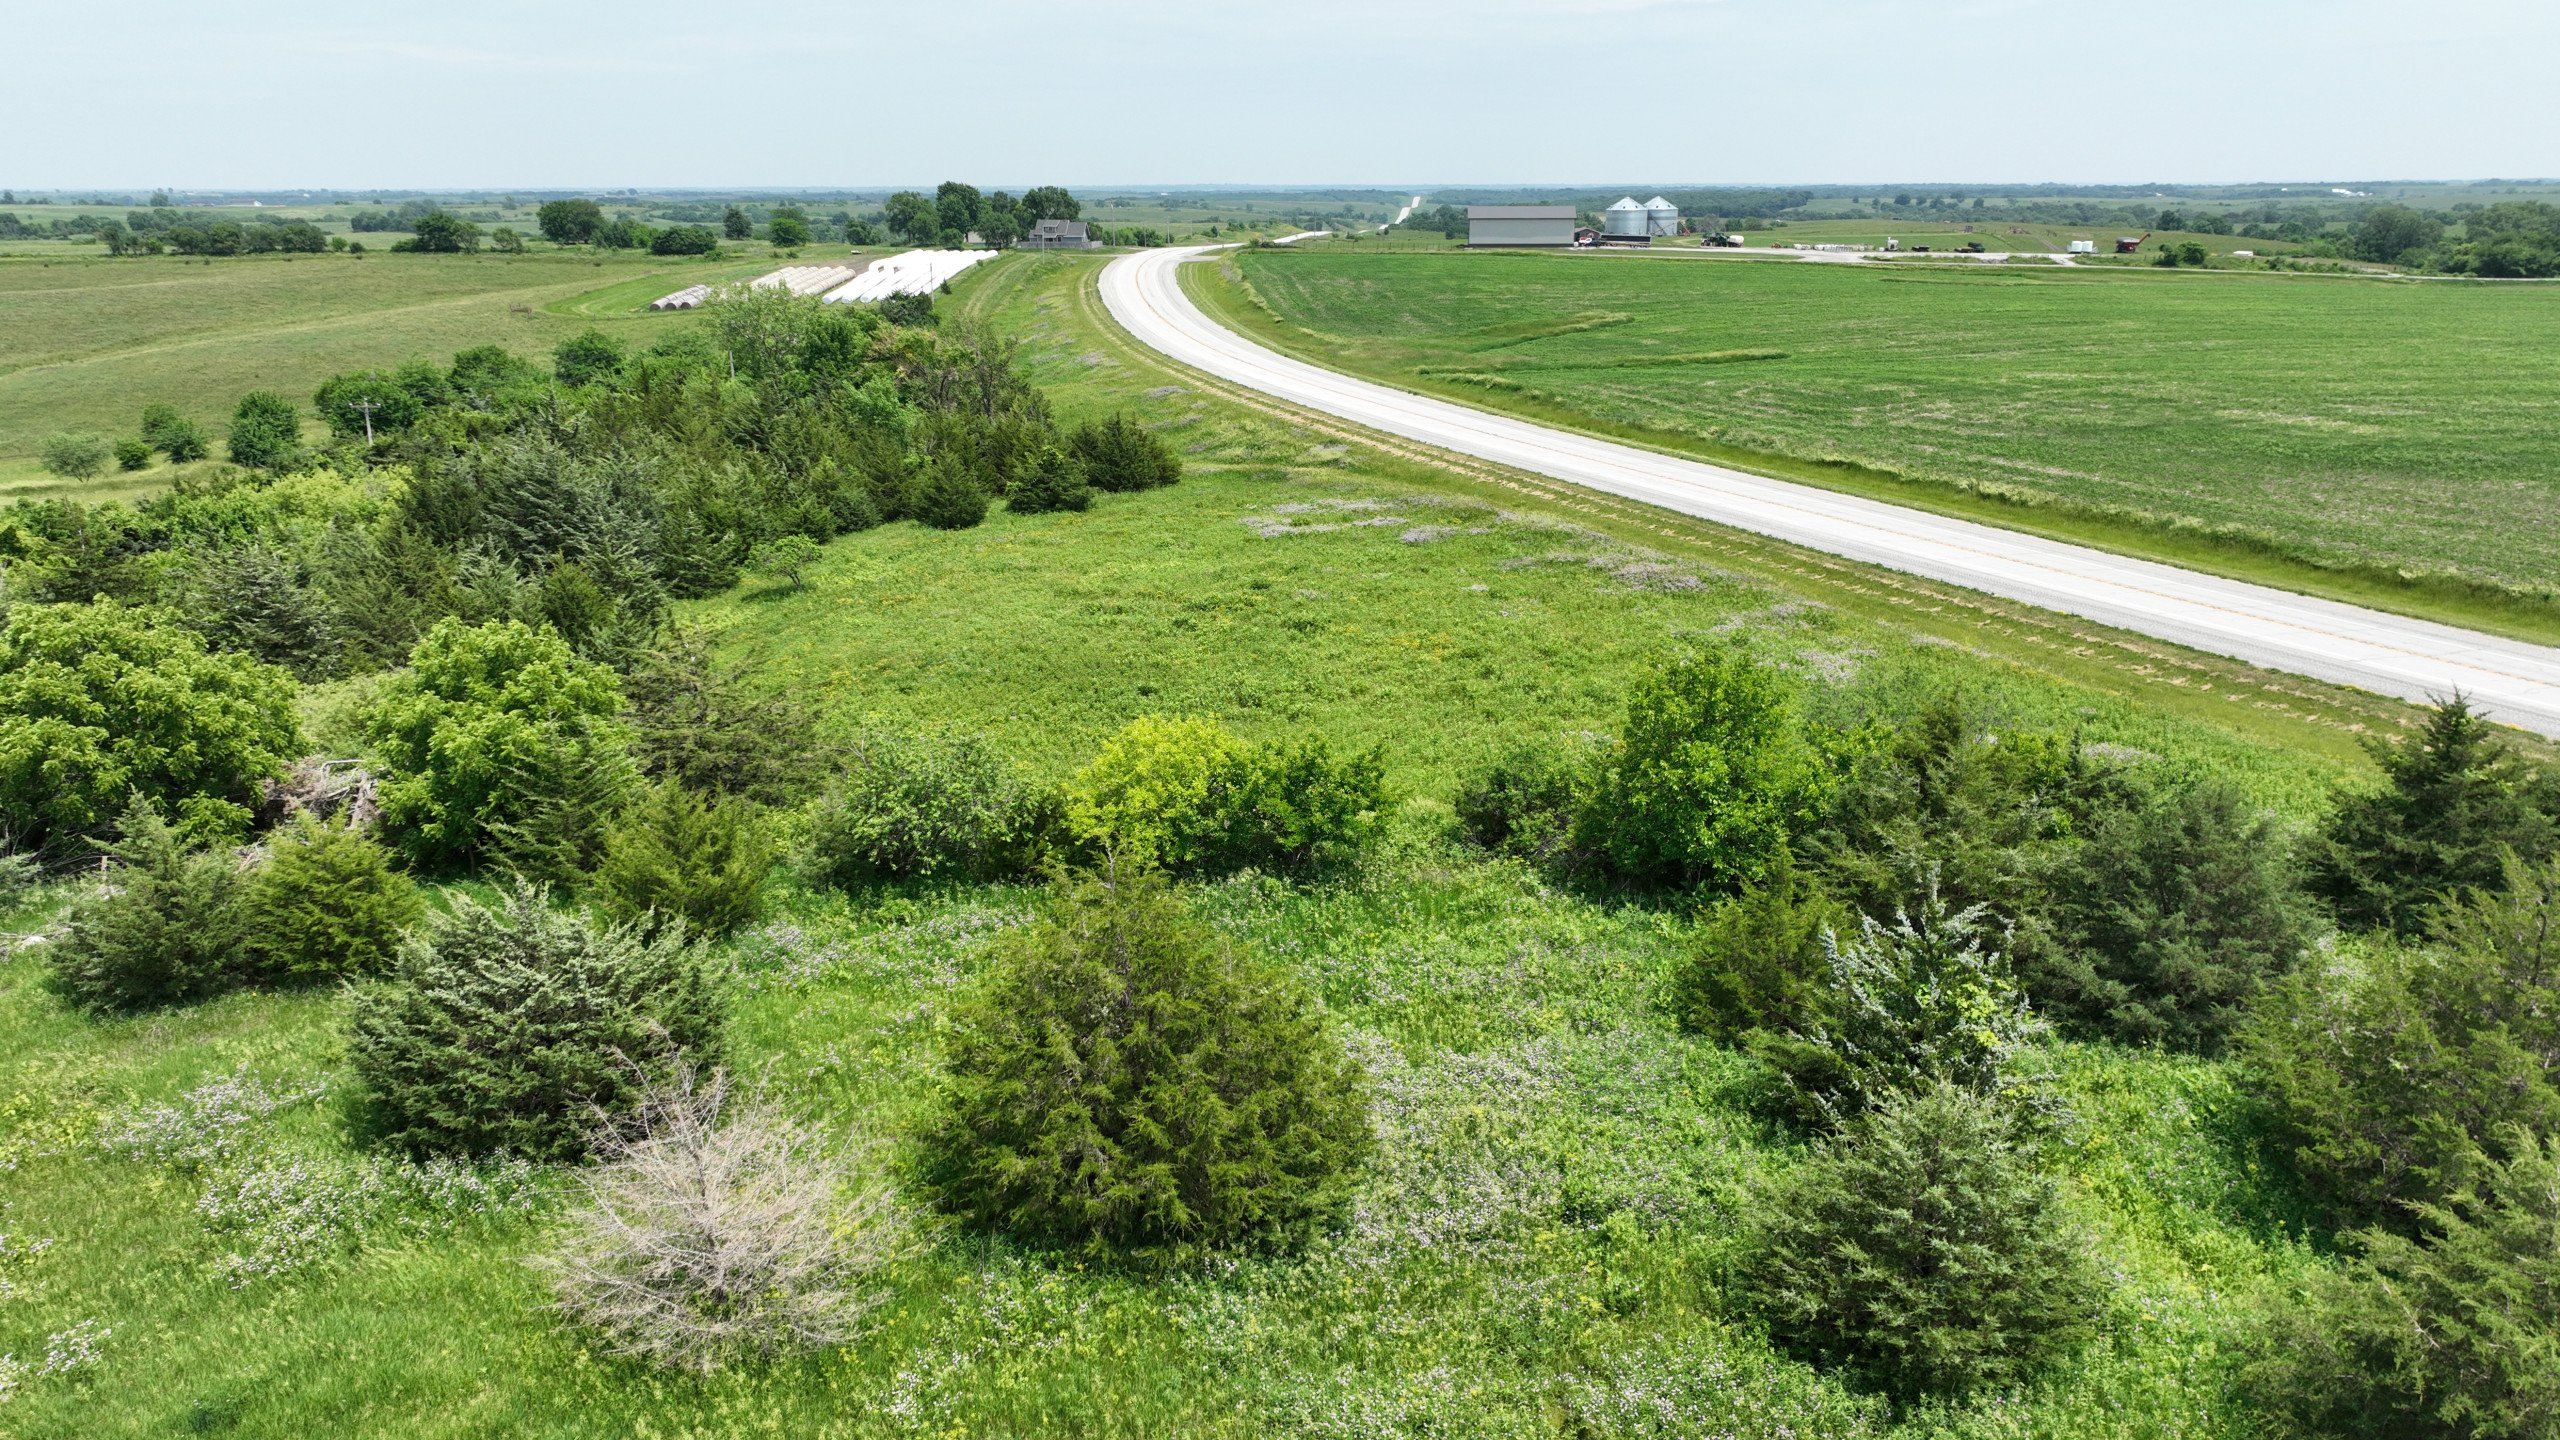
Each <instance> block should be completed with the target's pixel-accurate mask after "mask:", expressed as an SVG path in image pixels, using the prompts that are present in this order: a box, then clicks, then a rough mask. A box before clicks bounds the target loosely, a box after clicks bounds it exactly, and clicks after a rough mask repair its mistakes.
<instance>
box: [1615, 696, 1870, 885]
mask: <svg viewBox="0 0 2560 1440" xmlns="http://www.w3.org/2000/svg"><path fill="white" fill-rule="evenodd" d="M1823 786H1824V775H1823V770H1822V764H1821V760H1820V757H1818V756H1817V755H1816V754H1815V753H1814V751H1813V750H1812V748H1811V747H1810V746H1808V745H1807V744H1806V743H1805V738H1804V722H1803V719H1802V717H1801V716H1799V715H1798V714H1797V712H1796V706H1795V696H1794V692H1793V687H1792V686H1791V685H1790V684H1789V683H1788V681H1787V680H1786V678H1785V677H1784V676H1782V675H1781V674H1780V673H1779V672H1777V671H1776V670H1773V669H1771V668H1769V667H1767V666H1764V665H1760V664H1758V663H1756V662H1754V661H1753V660H1752V659H1751V657H1750V656H1749V654H1748V653H1747V652H1745V651H1743V650H1742V649H1740V648H1739V647H1732V646H1727V647H1721V648H1714V649H1698V650H1688V651H1683V652H1680V653H1678V654H1674V655H1671V656H1669V657H1667V658H1664V659H1662V660H1659V661H1657V662H1655V663H1653V664H1650V665H1647V666H1646V667H1644V668H1643V669H1642V670H1641V671H1639V672H1638V674H1637V676H1636V678H1635V681H1634V683H1633V685H1632V686H1631V687H1630V688H1629V691H1628V695H1627V718H1626V725H1625V729H1624V732H1623V734H1622V735H1621V736H1620V737H1619V740H1618V743H1617V745H1616V747H1615V748H1614V749H1613V750H1612V752H1611V753H1610V754H1609V756H1608V757H1607V758H1606V760H1605V761H1604V762H1603V763H1602V765H1601V766H1600V770H1599V774H1598V777H1597V781H1596V783H1595V784H1594V786H1593V787H1592V793H1591V795H1590V798H1589V801H1588V803H1587V804H1586V805H1585V807H1584V810H1583V813H1582V815H1581V817H1580V823H1579V825H1578V827H1577V830H1578V833H1579V834H1580V835H1581V837H1582V838H1583V840H1584V843H1585V844H1586V845H1587V846H1588V848H1589V849H1591V850H1592V851H1593V852H1594V853H1595V854H1597V855H1598V856H1600V857H1601V858H1602V859H1603V860H1605V861H1606V863H1607V864H1608V865H1609V867H1610V868H1611V869H1612V870H1613V871H1615V872H1616V873H1617V874H1618V875H1620V876H1621V877H1623V878H1625V879H1628V880H1632V881H1634V882H1636V883H1638V884H1645V885H1697V886H1702V887H1705V888H1707V889H1709V890H1715V891H1731V890H1734V889H1737V888H1739V887H1741V886H1742V885H1745V884H1747V883H1750V882H1751V881H1754V880H1758V879H1760V878H1761V877H1763V876H1764V875H1766V874H1767V873H1768V871H1769V869H1770V867H1771V866H1772V865H1774V864H1775V863H1776V861H1777V857H1778V855H1779V853H1780V852H1781V851H1783V850H1784V849H1785V848H1786V845H1787V836H1788V833H1789V831H1790V830H1791V829H1794V828H1797V827H1799V826H1802V825H1804V824H1805V823H1806V822H1808V821H1809V820H1810V819H1811V817H1812V815H1813V814H1814V813H1815V807H1816V805H1817V803H1818V799H1819V796H1820V794H1821V791H1822V789H1823Z"/></svg>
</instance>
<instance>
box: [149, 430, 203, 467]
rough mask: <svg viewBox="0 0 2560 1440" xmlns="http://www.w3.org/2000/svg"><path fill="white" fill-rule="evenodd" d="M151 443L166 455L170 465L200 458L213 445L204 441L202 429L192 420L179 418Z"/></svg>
mask: <svg viewBox="0 0 2560 1440" xmlns="http://www.w3.org/2000/svg"><path fill="white" fill-rule="evenodd" d="M152 443H153V444H155V445H157V446H159V447H160V453H161V454H163V455H166V456H168V457H169V463H170V464H172V465H184V464H186V463H187V462H189V461H192V460H202V459H203V458H205V457H206V456H208V455H210V454H212V453H213V447H212V446H210V445H208V444H206V443H205V438H204V431H202V430H200V429H198V428H196V422H194V421H193V420H180V421H179V422H178V423H177V424H176V425H175V426H173V427H172V428H171V429H170V430H169V431H168V432H167V433H166V434H164V435H162V436H161V437H160V438H159V439H157V440H155V441H153V442H152Z"/></svg>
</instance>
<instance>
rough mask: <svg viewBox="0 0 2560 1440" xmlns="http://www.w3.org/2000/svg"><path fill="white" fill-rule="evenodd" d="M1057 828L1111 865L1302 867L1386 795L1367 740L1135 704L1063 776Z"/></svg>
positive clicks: (1354, 838)
mask: <svg viewBox="0 0 2560 1440" xmlns="http://www.w3.org/2000/svg"><path fill="white" fill-rule="evenodd" d="M1065 804H1066V824H1067V830H1068V833H1069V834H1070V835H1072V836H1073V837H1074V838H1075V839H1076V840H1077V841H1078V842H1079V843H1081V844H1082V845H1084V846H1085V847H1087V848H1088V849H1090V850H1092V851H1094V852H1096V853H1098V854H1100V855H1103V856H1105V857H1107V858H1108V859H1110V860H1111V861H1112V862H1114V863H1116V864H1121V865H1134V866H1138V867H1141V868H1145V867H1162V868H1164V869H1167V870H1171V871H1175V872H1177V873H1217V872H1223V871H1229V870H1237V869H1242V868H1245V867H1247V866H1258V867H1261V868H1265V869H1274V870H1304V869H1307V868H1310V867H1312V866H1314V865H1317V864H1320V863H1322V862H1324V861H1326V860H1329V859H1332V858H1335V857H1338V856H1340V855H1342V854H1345V853H1347V852H1349V851H1351V850H1354V849H1356V848H1358V847H1359V846H1360V845H1361V844H1362V843H1363V842H1365V841H1366V840H1367V838H1368V837H1369V835H1370V833H1371V832H1372V831H1373V830H1374V829H1375V828H1376V825H1377V821H1378V814H1379V812H1380V811H1381V810H1382V809H1383V808H1384V807H1385V804H1386V761H1385V757H1384V755H1383V754H1382V753H1381V752H1379V751H1376V750H1371V751H1368V752H1366V753H1364V754H1361V755H1355V756H1351V757H1349V758H1347V759H1336V758H1335V757H1334V755H1333V753H1332V751H1331V749H1330V748H1329V747H1327V746H1326V744H1325V743H1324V742H1323V741H1322V740H1321V739H1316V738H1313V737H1310V738H1308V739H1305V740H1301V741H1299V742H1297V743H1295V744H1289V745H1281V744H1272V745H1253V744H1248V743H1247V742H1245V741H1244V740H1241V739H1239V738H1237V737H1236V736H1235V735H1234V734H1233V733H1231V732H1229V731H1228V730H1227V728H1226V727H1225V726H1223V725H1220V724H1219V723H1218V722H1217V721H1215V720H1206V719H1189V718H1182V717H1175V718H1170V719H1168V718H1165V717H1162V716H1155V715H1145V716H1140V717H1139V718H1138V719H1136V720H1133V721H1131V722H1130V723H1129V724H1128V725H1127V726H1126V727H1125V728H1123V729H1122V730H1121V731H1120V733H1118V734H1117V735H1114V736H1112V737H1111V738H1110V739H1109V740H1107V741H1105V742H1103V746H1102V751H1101V753H1100V754H1098V755H1096V756H1095V757H1094V758H1093V761H1092V763H1091V764H1088V765H1087V766H1085V768H1084V769H1083V770H1082V771H1080V772H1078V773H1077V775H1076V776H1075V778H1074V779H1072V780H1070V781H1068V782H1067V787H1066V795H1065Z"/></svg>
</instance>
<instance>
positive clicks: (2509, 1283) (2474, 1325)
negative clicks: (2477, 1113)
mask: <svg viewBox="0 0 2560 1440" xmlns="http://www.w3.org/2000/svg"><path fill="white" fill-rule="evenodd" d="M2500 1148H2501V1149H2502V1150H2503V1151H2504V1152H2505V1153H2506V1154H2507V1155H2508V1156H2510V1157H2511V1158H2509V1159H2508V1160H2506V1161H2504V1162H2488V1163H2484V1164H2483V1165H2481V1166H2480V1167H2479V1170H2478V1173H2477V1174H2476V1176H2475V1177H2474V1181H2475V1184H2474V1185H2473V1186H2472V1187H2471V1188H2467V1189H2466V1190H2464V1191H2463V1192H2462V1193H2460V1194H2458V1195H2456V1196H2454V1197H2453V1198H2452V1199H2450V1200H2448V1201H2446V1202H2445V1203H2444V1204H2441V1205H2421V1206H2420V1207H2418V1209H2417V1211H2416V1219H2417V1221H2418V1223H2419V1226H2420V1227H2421V1229H2422V1231H2423V1232H2424V1234H2423V1236H2422V1237H2421V1238H2416V1239H2413V1238H2410V1237H2408V1236H2405V1235H2398V1234H2394V1233H2391V1232H2389V1231H2385V1230H2366V1231H2362V1232H2360V1233H2358V1234H2356V1235H2355V1236H2353V1237H2351V1245H2352V1250H2353V1255H2352V1258H2351V1259H2350V1260H2349V1262H2348V1264H2347V1266H2346V1268H2345V1269H2344V1270H2343V1271H2325V1270H2324V1271H2322V1272H2320V1273H2319V1274H2318V1275H2317V1276H2316V1277H2315V1278H2314V1279H2313V1280H2312V1282H2311V1284H2310V1285H2309V1287H2308V1288H2307V1290H2306V1291H2305V1292H2304V1293H2302V1294H2300V1295H2299V1296H2297V1297H2294V1298H2293V1300H2292V1302H2291V1303H2290V1304H2288V1305H2285V1306H2283V1307H2281V1308H2279V1309H2278V1310H2277V1311H2276V1313H2275V1314H2274V1315H2273V1316H2272V1317H2271V1321H2272V1323H2270V1324H2268V1325H2265V1326H2263V1327H2261V1328H2259V1329H2257V1330H2255V1331H2254V1332H2252V1333H2253V1338H2252V1342H2251V1345H2250V1351H2249V1355H2248V1357H2247V1363H2246V1364H2245V1366H2244V1368H2243V1370H2242V1372H2241V1377H2240V1384H2241V1387H2242V1389H2243V1390H2244V1392H2245V1393H2247V1394H2249V1395H2250V1396H2252V1397H2253V1398H2254V1399H2255V1400H2256V1402H2257V1403H2258V1405H2259V1406H2260V1407H2261V1408H2262V1409H2264V1410H2266V1411H2267V1412H2269V1413H2270V1414H2271V1415H2273V1416H2274V1417H2276V1418H2277V1419H2278V1420H2279V1421H2280V1422H2281V1423H2282V1425H2283V1427H2284V1432H2285V1433H2287V1434H2290V1435H2301V1436H2335V1437H2338V1440H2543V1437H2547V1436H2550V1435H2554V1434H2560V1139H2555V1138H2554V1137H2553V1136H2552V1135H2551V1133H2550V1132H2548V1131H2545V1132H2544V1133H2543V1134H2542V1135H2541V1136H2539V1137H2537V1136H2536V1135H2534V1134H2533V1133H2531V1132H2530V1131H2526V1130H2523V1129H2521V1128H2519V1129H2517V1130H2515V1131H2513V1132H2512V1133H2510V1134H2509V1135H2508V1136H2507V1137H2506V1138H2505V1140H2504V1141H2503V1143H2502V1144H2501V1146H2500Z"/></svg>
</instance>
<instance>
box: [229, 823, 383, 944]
mask: <svg viewBox="0 0 2560 1440" xmlns="http://www.w3.org/2000/svg"><path fill="white" fill-rule="evenodd" d="M247 903H248V926H249V932H250V947H251V949H252V951H253V952H254V954H255V955H256V957H257V960H258V964H259V968H260V969H262V970H264V971H265V972H266V973H267V974H268V975H270V976H272V977H274V978H276V979H280V980H332V979H341V978H348V977H354V976H362V975H379V974H381V973H383V972H384V971H387V970H389V969H390V968H391V962H392V960H393V957H394V956H396V955H397V954H398V953H399V948H400V942H401V938H402V937H403V936H404V935H406V934H407V933H408V930H409V927H410V926H412V925H415V924H417V923H418V919H419V917H420V916H421V915H423V914H424V913H425V911H426V906H425V903H424V902H423V901H421V900H420V899H419V897H418V887H417V886H415V885H413V884H411V883H410V881H409V877H408V876H406V875H403V874H401V873H400V872H399V871H398V870H395V869H393V868H392V865H391V854H390V852H389V851H387V850H384V849H383V848H382V847H381V846H380V845H377V844H375V843H374V842H373V840H372V838H371V837H370V836H367V835H366V834H365V833H364V832H362V831H360V830H357V829H355V828H354V827H353V826H350V825H346V824H343V823H339V824H333V823H329V822H325V821H317V820H312V819H310V818H308V817H305V818H304V819H303V820H302V821H301V822H300V823H299V824H296V825H295V826H293V827H292V828H291V829H288V830H283V831H279V832H278V833H277V834H276V836H275V838H274V839H273V840H271V841H270V842H269V853H268V856H267V862H266V863H265V864H264V865H261V866H260V867H258V869H257V871H256V872H255V873H254V874H253V875H251V876H250V879H249V886H248V897H247Z"/></svg>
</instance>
